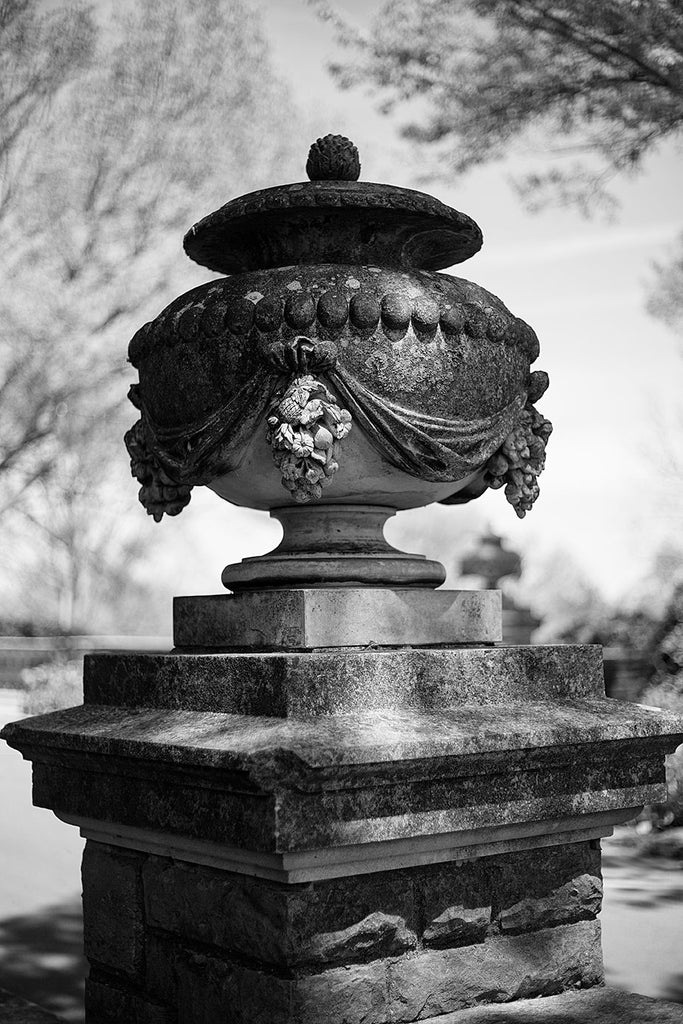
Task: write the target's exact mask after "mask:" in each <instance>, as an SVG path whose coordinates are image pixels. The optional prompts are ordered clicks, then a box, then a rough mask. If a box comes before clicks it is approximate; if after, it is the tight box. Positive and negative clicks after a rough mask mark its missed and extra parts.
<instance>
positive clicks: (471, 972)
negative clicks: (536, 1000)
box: [389, 922, 602, 1024]
mask: <svg viewBox="0 0 683 1024" xmlns="http://www.w3.org/2000/svg"><path fill="white" fill-rule="evenodd" d="M601 980H602V954H601V950H600V932H599V926H598V924H597V923H596V922H579V923H578V924H572V925H564V926H561V927H559V928H551V929H546V930H543V931H540V932H533V933H531V934H529V935H519V936H505V937H500V938H495V937H494V938H490V939H487V941H486V942H485V943H482V944H480V945H473V946H466V947H461V948H459V949H447V950H433V951H425V952H422V953H419V954H418V955H416V956H414V957H403V958H402V959H400V960H396V961H394V962H391V963H390V964H389V992H390V1005H391V1010H392V1017H391V1018H390V1020H392V1021H395V1022H397V1024H398V1022H403V1021H405V1022H408V1021H416V1020H423V1019H424V1018H428V1017H434V1016H437V1015H438V1014H445V1013H449V1012H451V1011H454V1010H459V1009H463V1008H465V1007H467V1006H471V1005H473V1004H474V1003H477V1002H505V1001H507V1000H511V999H521V998H528V997H530V996H539V995H547V994H550V993H555V992H559V991H562V990H563V989H565V988H570V987H576V986H578V985H582V986H584V987H589V986H591V985H597V984H599V983H600V981H601Z"/></svg>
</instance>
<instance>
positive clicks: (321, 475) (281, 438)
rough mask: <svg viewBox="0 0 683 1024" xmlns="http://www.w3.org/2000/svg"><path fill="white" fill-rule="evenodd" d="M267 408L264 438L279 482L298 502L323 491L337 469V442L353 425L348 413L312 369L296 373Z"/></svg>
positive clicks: (338, 449) (339, 449)
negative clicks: (299, 373) (308, 372)
mask: <svg viewBox="0 0 683 1024" xmlns="http://www.w3.org/2000/svg"><path fill="white" fill-rule="evenodd" d="M269 413H270V414H269V416H268V432H267V435H266V440H267V441H268V443H269V444H270V445H271V447H272V449H273V458H274V460H275V464H276V466H277V467H278V469H279V470H280V473H281V474H282V485H283V487H285V488H286V489H287V490H288V491H289V492H290V494H291V496H292V498H293V499H294V501H297V502H300V503H304V502H307V501H312V500H314V499H316V498H320V497H322V489H323V487H325V486H327V485H328V484H329V483H330V482H331V479H332V477H333V476H334V474H335V473H336V471H337V470H338V469H339V461H338V459H339V454H340V451H341V445H340V442H341V441H342V440H343V438H345V437H346V435H347V434H348V433H349V431H350V430H351V413H350V412H348V411H347V410H346V409H341V408H340V407H339V405H337V403H336V401H335V399H334V397H333V396H332V395H331V394H330V392H329V391H328V390H327V388H326V387H325V385H324V384H322V383H321V382H320V381H319V380H316V378H315V377H312V376H310V375H306V376H302V377H295V378H294V379H293V380H292V381H291V383H290V384H289V386H288V388H287V390H286V391H285V393H284V395H282V394H281V395H279V396H277V397H276V398H275V399H274V400H273V402H272V404H271V407H270V410H269Z"/></svg>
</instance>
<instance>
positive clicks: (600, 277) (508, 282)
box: [164, 0, 683, 600]
mask: <svg viewBox="0 0 683 1024" xmlns="http://www.w3.org/2000/svg"><path fill="white" fill-rule="evenodd" d="M253 3H254V5H255V6H259V7H260V8H261V10H262V12H263V18H264V27H265V31H266V34H267V36H268V38H269V40H270V43H271V46H272V50H273V56H274V60H275V62H276V64H277V67H278V70H279V72H280V74H281V75H282V77H283V78H285V79H286V81H287V85H288V86H289V88H290V89H291V91H292V94H293V98H294V99H295V101H296V102H297V104H298V106H299V107H300V108H301V110H302V113H303V115H304V118H303V122H304V123H303V126H302V138H301V156H302V167H303V164H304V162H305V157H306V153H307V150H308V146H309V144H310V142H311V141H312V140H313V139H314V138H315V137H316V136H318V135H324V134H326V133H327V132H338V133H341V134H346V135H349V136H350V137H351V138H352V139H353V140H354V141H355V142H356V144H357V145H358V147H359V149H360V153H361V161H362V164H363V171H362V178H363V179H365V180H375V181H387V182H392V183H394V184H398V185H403V186H407V187H411V186H412V187H421V186H419V185H418V184H417V181H416V175H415V163H414V161H413V160H412V159H410V158H409V156H408V154H407V150H406V148H405V144H404V143H403V142H402V141H401V140H400V138H399V137H398V135H397V133H396V130H395V129H396V125H395V123H394V122H392V121H390V120H388V119H386V118H384V117H382V116H381V115H379V114H378V113H377V112H376V110H375V109H374V108H373V105H372V101H371V100H370V99H369V98H368V96H367V95H366V94H364V93H363V92H362V91H359V90H352V91H349V92H346V93H344V92H340V91H339V90H338V89H337V87H336V86H335V84H334V81H333V80H332V78H331V77H330V76H329V74H328V73H327V71H326V67H325V65H326V61H327V60H329V59H330V58H334V57H335V56H339V52H338V50H337V48H336V46H335V44H334V39H333V32H332V29H331V27H330V26H328V25H325V24H322V23H320V22H319V21H318V20H317V19H316V17H315V14H314V13H313V11H312V10H311V8H310V7H309V6H307V4H306V3H305V0H253ZM335 6H336V7H337V9H338V10H340V11H342V12H344V13H346V14H347V15H348V16H349V18H350V19H351V20H353V21H355V23H356V24H359V25H360V26H362V25H364V24H366V23H367V22H368V20H370V19H371V18H372V15H373V13H374V12H375V11H376V10H377V9H378V7H379V6H380V3H379V0H335ZM302 177H303V175H302ZM680 183H681V157H680V151H679V152H676V151H675V150H674V148H673V147H667V148H662V150H661V152H659V153H658V154H656V155H654V156H653V157H652V158H651V159H650V160H649V161H648V162H647V164H646V166H645V170H644V173H643V174H642V175H641V176H640V177H639V178H638V179H636V180H633V181H624V182H621V183H620V184H619V185H617V186H616V188H615V193H616V195H617V197H618V198H619V200H620V202H621V209H620V211H619V214H618V219H617V220H616V221H615V222H613V223H609V224H605V223H600V222H597V221H585V220H583V219H582V218H581V216H580V215H579V214H578V213H575V212H573V211H562V210H553V209H548V210H547V211H545V212H543V213H541V214H537V215H530V214H529V213H527V212H526V211H525V210H524V209H523V208H522V206H521V205H520V203H519V202H518V200H517V198H516V196H515V194H514V193H513V192H512V190H511V189H510V188H509V186H508V185H507V183H506V170H505V168H502V167H500V166H490V167H487V168H485V169H484V170H480V171H477V172H474V173H472V174H471V175H470V176H468V178H467V179H465V180H461V181H459V182H457V183H453V185H452V186H451V185H448V184H442V183H439V184H438V185H435V186H434V187H433V189H432V191H433V192H434V194H436V195H437V196H438V198H439V199H441V200H443V201H444V202H446V203H448V204H450V205H453V206H455V207H457V208H458V209H461V210H463V211H465V212H466V213H468V214H470V215H471V216H473V217H474V219H475V220H476V221H477V222H478V223H479V225H480V226H481V228H482V230H483V232H484V248H483V250H482V252H481V253H479V254H478V255H477V256H475V257H474V258H473V259H471V260H470V261H468V262H467V263H465V264H463V265H461V266H460V267H458V268H456V273H458V274H459V275H460V276H463V277H467V278H470V279H472V280H475V281H476V282H477V283H479V284H482V285H484V286H485V287H486V288H488V289H489V290H491V291H493V292H495V293H496V294H498V295H500V297H501V298H502V299H503V301H504V302H505V303H506V305H508V306H509V308H510V309H511V310H512V311H513V312H514V313H516V314H517V315H518V316H521V317H522V318H523V319H525V320H527V321H528V322H529V323H530V324H532V326H533V327H534V328H535V329H536V331H537V333H538V335H539V338H540V340H541V357H540V359H539V360H538V362H537V363H536V368H538V369H544V370H547V371H548V373H549V374H550V378H551V387H550V389H549V391H548V392H547V394H546V395H545V396H544V398H543V400H542V402H541V403H540V408H541V411H542V412H543V413H544V414H545V415H546V416H548V417H549V418H550V419H551V420H552V421H553V423H554V425H555V432H554V434H553V436H552V438H551V441H550V445H549V449H548V465H547V469H546V471H545V473H544V474H543V476H542V477H541V481H540V482H541V497H540V498H539V500H538V502H537V504H536V506H535V508H534V509H533V511H532V512H531V513H530V514H529V515H528V516H527V517H526V518H525V519H524V520H523V521H519V520H518V519H517V518H516V516H515V514H514V512H513V510H512V508H511V507H510V506H509V505H508V504H507V502H506V501H505V499H504V497H503V495H502V492H500V491H498V492H489V493H487V494H486V495H485V496H484V497H483V498H481V499H479V500H478V501H477V502H476V503H474V504H475V505H476V511H475V510H474V506H472V505H470V506H467V507H466V508H464V509H459V508H458V507H455V508H452V509H444V508H443V507H441V508H436V507H434V506H432V507H431V508H430V509H427V510H418V511H416V512H409V513H402V514H401V515H400V516H398V517H397V520H396V521H395V525H394V526H392V528H391V529H390V530H389V531H388V535H389V537H390V539H392V540H393V541H394V542H396V543H399V540H400V535H401V534H404V535H405V534H409V535H410V537H411V540H412V541H413V543H414V540H415V537H416V535H417V534H419V533H420V531H421V530H423V529H424V531H425V532H426V533H428V534H431V533H433V532H434V528H435V524H436V526H437V529H441V527H442V526H443V527H445V528H446V529H447V533H450V534H451V535H452V534H453V533H457V531H458V530H459V529H461V528H462V529H463V530H464V531H471V530H472V528H473V524H474V523H475V521H477V522H478V521H479V520H481V523H482V525H483V523H484V522H486V523H488V524H490V525H491V526H493V528H494V529H496V530H497V531H498V532H500V533H501V534H503V535H504V536H506V537H508V538H509V539H510V540H511V541H512V543H513V544H514V545H515V546H517V547H518V549H520V550H522V551H525V552H527V553H528V555H529V557H530V558H533V557H534V556H536V557H538V555H539V553H542V552H548V551H552V550H554V549H556V548H563V549H565V550H568V551H570V552H571V553H572V555H573V556H574V557H575V558H576V559H577V561H578V562H579V563H580V564H581V565H582V566H583V567H584V568H585V570H586V572H587V573H588V574H589V575H590V576H591V577H592V578H593V579H594V580H595V582H596V583H597V584H598V585H599V587H600V588H601V590H602V591H603V592H604V593H605V595H606V596H607V597H608V598H610V599H612V600H619V599H621V598H622V597H623V598H624V599H625V600H628V595H629V593H630V592H631V591H632V588H633V587H634V586H635V585H636V584H637V581H638V580H639V579H640V578H641V577H642V576H643V575H644V574H645V573H646V572H647V569H648V566H649V562H650V559H651V557H652V554H653V553H654V551H655V550H656V549H657V548H658V547H659V546H660V545H661V544H662V543H663V542H664V541H666V540H667V539H675V538H676V537H678V539H679V541H680V542H681V543H682V544H683V537H682V536H681V530H680V526H681V516H682V515H683V499H682V496H681V485H680V482H679V484H678V487H676V485H675V482H674V481H672V480H670V479H667V478H666V474H665V472H664V469H663V467H664V463H665V461H666V454H665V452H666V450H667V447H668V446H670V447H671V448H675V447H676V446H677V445H680V443H681V441H682V440H683V433H682V432H681V431H683V424H682V423H681V412H680V408H681V406H680V395H681V391H682V388H681V381H682V377H683V352H681V351H679V350H677V341H676V339H675V338H674V337H673V335H672V334H671V333H670V332H668V331H667V330H666V329H665V328H664V327H663V326H662V325H661V324H659V323H658V322H657V321H655V320H653V319H652V318H650V317H649V316H648V315H647V314H646V312H645V308H644V306H645V301H646V296H647V287H648V281H649V279H651V275H652V264H653V262H654V261H655V260H657V259H660V260H661V259H664V258H665V257H666V255H667V252H668V251H669V249H670V248H671V246H672V245H673V243H674V240H675V239H676V236H677V235H678V234H679V233H680V232H681V231H682V230H683V198H682V194H681V186H680ZM227 198H229V197H227V196H226V199H227ZM201 212H202V213H203V212H205V211H201ZM676 420H678V424H679V426H678V432H677V431H676ZM198 491H199V492H200V493H197V492H195V497H193V502H192V506H191V507H190V509H188V511H187V512H185V513H184V515H183V517H181V518H183V519H185V518H187V519H189V518H190V517H193V520H194V521H193V524H192V526H191V527H190V525H189V523H186V525H185V527H184V528H183V529H184V530H186V529H188V528H189V529H190V533H191V536H192V538H193V539H192V542H191V543H192V547H193V561H194V567H193V568H192V569H190V567H189V566H188V567H187V571H186V573H185V574H184V575H183V574H181V575H182V579H183V586H182V590H183V591H184V592H186V593H189V592H211V591H216V590H218V589H219V583H218V580H219V574H220V570H221V568H222V566H223V565H224V564H225V563H226V562H227V561H235V560H239V559H240V558H241V557H243V556H244V555H247V554H256V553H258V552H259V551H262V550H266V549H268V548H269V547H272V546H273V544H274V543H275V542H276V541H277V538H278V536H279V527H277V526H276V525H275V524H274V523H272V522H269V521H268V519H267V517H266V516H265V514H263V513H260V514H257V513H251V512H248V511H245V510H240V509H234V508H231V507H230V506H227V505H225V504H224V503H222V502H220V501H219V500H218V499H217V498H215V497H214V496H213V495H212V494H209V493H207V492H205V490H204V489H198ZM201 492H203V493H201ZM401 521H402V522H401ZM446 524H448V526H447V527H446ZM164 525H166V521H164ZM171 532H175V529H171ZM423 550H427V548H426V547H423ZM177 584H178V577H176V592H178V587H177Z"/></svg>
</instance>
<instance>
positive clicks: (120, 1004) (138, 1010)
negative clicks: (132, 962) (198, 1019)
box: [85, 978, 176, 1024]
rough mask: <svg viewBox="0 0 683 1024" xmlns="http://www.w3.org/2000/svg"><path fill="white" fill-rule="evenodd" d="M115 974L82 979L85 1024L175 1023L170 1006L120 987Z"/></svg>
mask: <svg viewBox="0 0 683 1024" xmlns="http://www.w3.org/2000/svg"><path fill="white" fill-rule="evenodd" d="M120 985H121V982H119V981H118V980H117V979H115V978H111V979H108V980H107V982H104V981H100V980H95V979H93V978H88V979H87V980H86V983H85V1012H86V1020H87V1022H88V1024H123V1022H125V1024H175V1021H176V1017H175V1013H174V1012H173V1010H172V1009H171V1008H170V1007H169V1006H162V1005H160V1004H159V1003H156V1002H151V1001H150V1000H148V999H146V998H144V997H143V996H141V995H139V994H138V993H136V992H135V991H133V990H131V989H126V988H123V987H120Z"/></svg>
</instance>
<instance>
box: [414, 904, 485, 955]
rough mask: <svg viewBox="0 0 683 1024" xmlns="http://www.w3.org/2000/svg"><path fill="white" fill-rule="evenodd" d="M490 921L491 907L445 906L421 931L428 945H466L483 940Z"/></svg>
mask: <svg viewBox="0 0 683 1024" xmlns="http://www.w3.org/2000/svg"><path fill="white" fill-rule="evenodd" d="M490 923H491V907H490V906H488V907H463V906H460V905H458V906H454V907H447V908H446V910H444V911H443V912H442V913H441V914H439V916H438V917H435V918H433V920H431V921H430V922H429V924H428V925H427V927H426V928H425V930H424V932H423V933H422V938H423V940H424V942H425V944H426V945H428V946H435V947H438V946H467V945H470V944H471V943H473V942H483V941H484V938H485V936H486V932H487V930H488V927H489V925H490Z"/></svg>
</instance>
